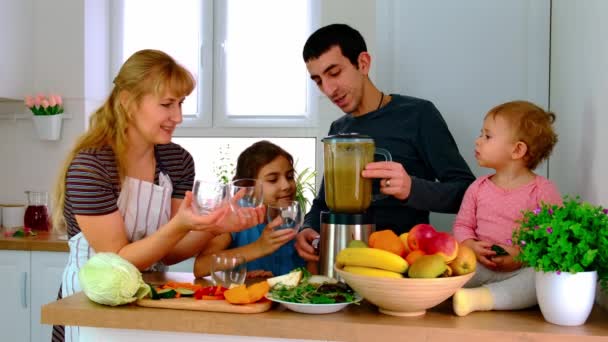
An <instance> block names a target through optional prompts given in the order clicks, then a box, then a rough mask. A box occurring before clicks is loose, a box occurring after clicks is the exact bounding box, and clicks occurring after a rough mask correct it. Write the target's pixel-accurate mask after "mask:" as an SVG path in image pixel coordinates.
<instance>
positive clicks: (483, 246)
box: [462, 239, 496, 269]
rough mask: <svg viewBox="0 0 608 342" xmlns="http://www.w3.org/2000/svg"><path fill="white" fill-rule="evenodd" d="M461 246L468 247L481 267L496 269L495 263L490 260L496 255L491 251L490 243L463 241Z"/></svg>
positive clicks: (471, 240)
mask: <svg viewBox="0 0 608 342" xmlns="http://www.w3.org/2000/svg"><path fill="white" fill-rule="evenodd" d="M462 244H464V245H466V246H468V247H470V248H471V249H472V250H473V252H475V256H477V261H479V262H480V263H481V264H482V265H484V266H485V267H487V268H490V269H494V268H495V267H496V263H495V262H494V261H493V259H492V257H493V256H495V255H496V252H494V251H493V250H492V243H490V242H487V241H479V240H474V239H467V240H464V241H463V242H462Z"/></svg>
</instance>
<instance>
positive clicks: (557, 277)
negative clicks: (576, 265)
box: [536, 271, 597, 326]
mask: <svg viewBox="0 0 608 342" xmlns="http://www.w3.org/2000/svg"><path fill="white" fill-rule="evenodd" d="M596 285H597V272H596V271H593V272H579V273H569V272H561V273H560V274H557V273H556V272H547V273H545V272H536V297H537V299H538V306H540V311H541V312H542V313H543V317H544V318H545V320H546V321H547V322H550V323H553V324H558V325H568V326H575V325H581V324H584V323H585V321H586V320H587V317H589V314H590V313H591V309H592V308H593V302H594V300H595V288H596Z"/></svg>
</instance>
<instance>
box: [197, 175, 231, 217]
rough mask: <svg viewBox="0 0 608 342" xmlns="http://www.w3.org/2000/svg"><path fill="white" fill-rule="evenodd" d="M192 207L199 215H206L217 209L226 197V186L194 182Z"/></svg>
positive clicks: (216, 183)
mask: <svg viewBox="0 0 608 342" xmlns="http://www.w3.org/2000/svg"><path fill="white" fill-rule="evenodd" d="M192 197H193V201H192V206H193V207H194V210H195V211H196V212H197V213H198V214H199V215H208V214H209V213H211V212H212V211H214V210H215V209H217V208H219V207H220V206H221V205H222V203H223V201H224V199H225V197H226V186H225V185H224V184H222V183H218V182H209V181H203V180H196V181H194V186H193V187H192Z"/></svg>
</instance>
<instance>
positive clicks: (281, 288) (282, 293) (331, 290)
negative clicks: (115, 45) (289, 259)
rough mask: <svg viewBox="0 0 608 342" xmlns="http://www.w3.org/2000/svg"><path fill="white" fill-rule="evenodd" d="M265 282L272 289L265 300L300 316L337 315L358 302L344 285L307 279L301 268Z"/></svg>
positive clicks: (321, 279) (358, 299) (304, 271)
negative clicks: (301, 314)
mask: <svg viewBox="0 0 608 342" xmlns="http://www.w3.org/2000/svg"><path fill="white" fill-rule="evenodd" d="M277 279H278V280H277ZM268 281H269V284H270V285H271V286H272V287H271V289H270V291H269V292H268V293H267V294H266V298H268V299H269V300H271V301H273V302H277V303H280V304H282V305H283V306H285V307H286V308H287V309H289V310H292V311H295V312H300V313H307V314H327V313H332V312H337V311H340V310H342V309H344V308H345V307H346V306H348V305H349V304H353V303H355V304H357V303H359V302H360V301H361V299H362V297H361V296H359V295H358V294H357V293H355V292H354V291H353V290H352V289H351V288H350V287H349V286H348V285H347V284H345V283H342V282H338V281H337V280H335V279H332V278H328V277H323V276H311V274H310V273H309V272H308V271H307V270H306V269H302V268H298V269H295V270H293V271H291V272H290V273H288V274H287V275H283V276H279V277H275V278H274V279H273V278H271V279H268Z"/></svg>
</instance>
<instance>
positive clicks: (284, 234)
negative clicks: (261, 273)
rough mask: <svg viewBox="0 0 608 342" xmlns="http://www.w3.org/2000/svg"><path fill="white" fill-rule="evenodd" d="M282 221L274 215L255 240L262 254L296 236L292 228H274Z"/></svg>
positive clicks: (277, 247)
mask: <svg viewBox="0 0 608 342" xmlns="http://www.w3.org/2000/svg"><path fill="white" fill-rule="evenodd" d="M282 222H283V219H282V218H281V217H276V218H275V219H274V220H272V222H270V223H268V224H267V225H266V227H264V230H263V231H262V235H260V237H259V238H258V239H257V240H256V242H255V244H256V247H257V248H259V249H260V250H262V251H263V254H264V255H269V254H272V253H274V252H275V251H276V250H277V249H279V248H280V247H281V246H283V245H284V244H286V243H287V242H289V241H291V240H293V239H294V238H295V237H296V232H295V230H294V229H279V230H275V229H276V227H278V226H280V225H281V223H282Z"/></svg>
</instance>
